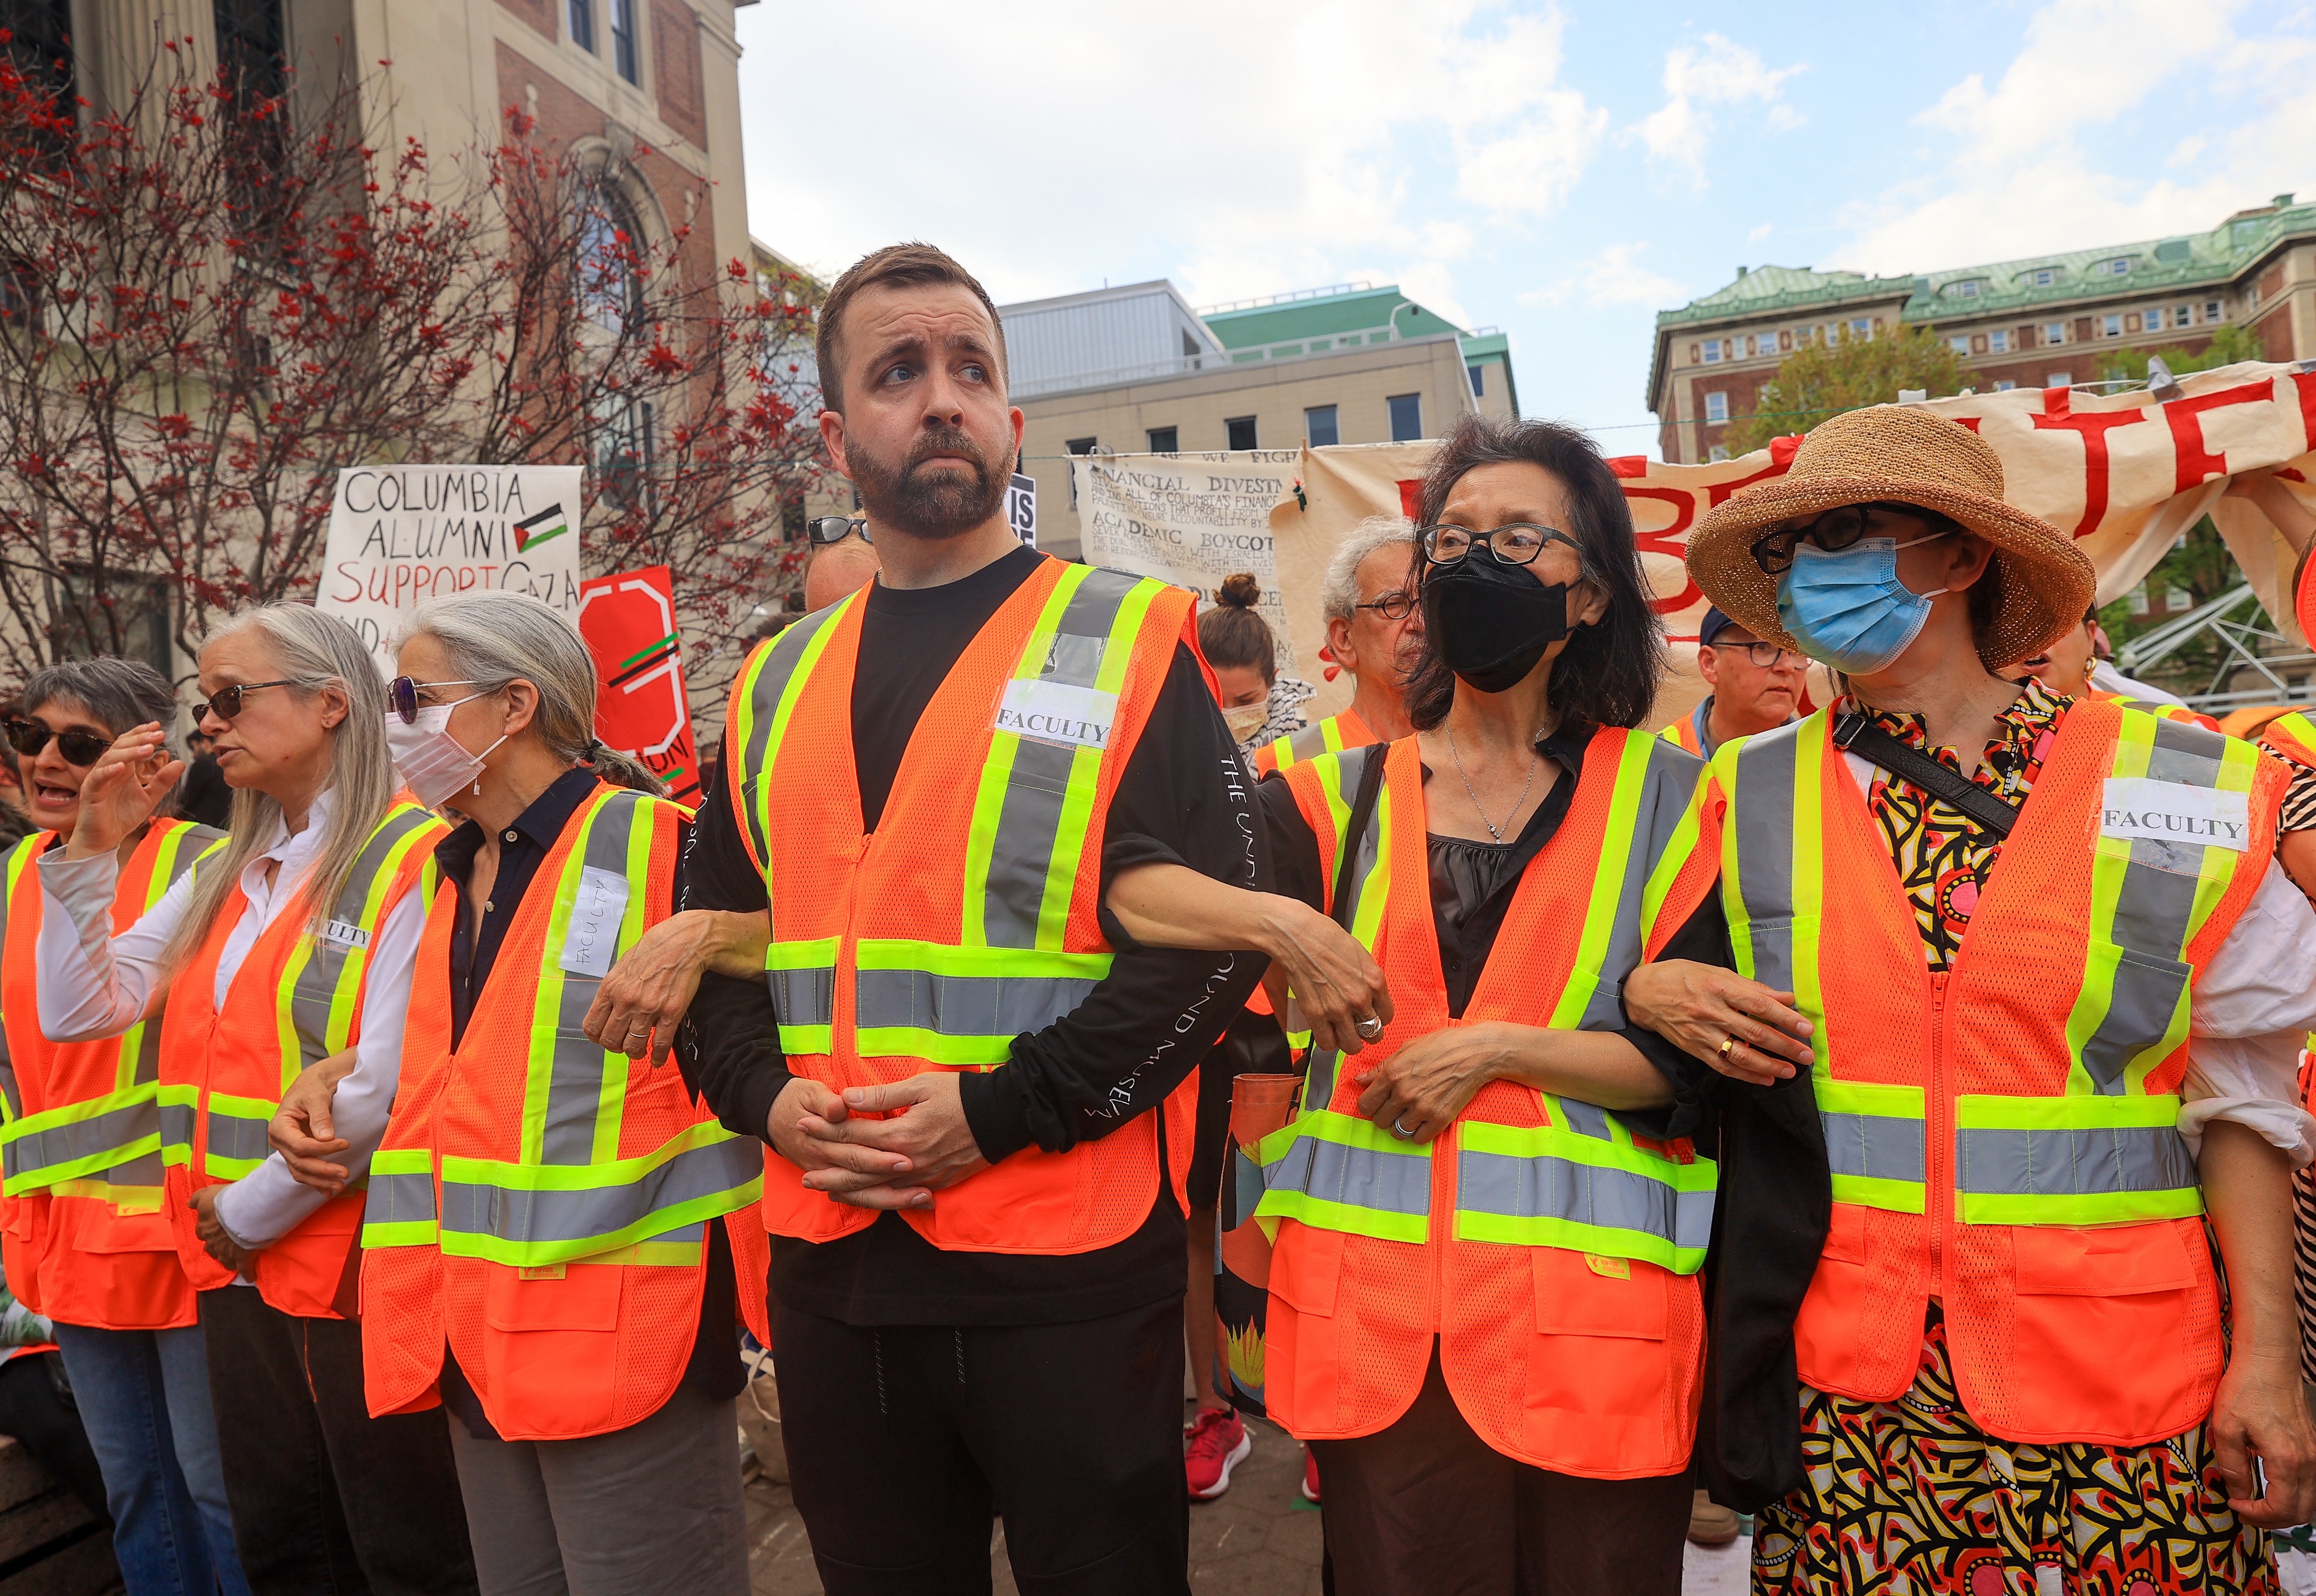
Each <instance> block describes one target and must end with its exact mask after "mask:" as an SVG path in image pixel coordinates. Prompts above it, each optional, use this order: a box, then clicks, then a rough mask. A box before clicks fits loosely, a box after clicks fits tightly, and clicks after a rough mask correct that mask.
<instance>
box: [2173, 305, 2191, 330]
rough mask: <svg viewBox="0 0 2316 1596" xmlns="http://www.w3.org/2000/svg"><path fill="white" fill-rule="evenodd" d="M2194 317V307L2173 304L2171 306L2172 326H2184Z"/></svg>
mask: <svg viewBox="0 0 2316 1596" xmlns="http://www.w3.org/2000/svg"><path fill="white" fill-rule="evenodd" d="M2195 319H2196V312H2195V307H2193V306H2191V305H2174V306H2173V307H2172V308H2171V325H2173V326H2175V327H2184V326H2186V325H2188V324H2189V323H2191V322H2193V321H2194V320H2195Z"/></svg>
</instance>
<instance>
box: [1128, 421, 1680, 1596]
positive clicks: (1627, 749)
mask: <svg viewBox="0 0 2316 1596" xmlns="http://www.w3.org/2000/svg"><path fill="white" fill-rule="evenodd" d="M1421 510H1422V514H1421V521H1422V522H1423V523H1424V524H1423V526H1422V529H1421V548H1422V550H1423V555H1424V564H1423V566H1422V576H1421V580H1422V590H1421V591H1422V602H1423V610H1424V620H1425V627H1426V634H1425V654H1424V655H1423V658H1422V661H1421V664H1419V665H1418V667H1417V669H1416V672H1415V674H1414V676H1413V678H1412V682H1411V683H1410V687H1409V691H1408V699H1407V708H1408V714H1409V718H1411V719H1412V721H1413V722H1414V724H1415V726H1416V727H1417V731H1416V735H1415V736H1413V737H1410V738H1403V739H1402V740H1400V741H1398V742H1395V743H1392V744H1389V745H1383V746H1378V747H1374V748H1367V749H1358V750H1351V751H1346V752H1343V753H1331V754H1325V755H1323V756H1321V757H1320V758H1317V759H1314V760H1311V761H1308V762H1301V763H1298V764H1296V766H1295V767H1293V768H1292V769H1290V770H1287V771H1283V772H1281V773H1280V774H1279V775H1278V776H1276V777H1273V778H1272V779H1270V780H1266V781H1264V782H1263V783H1262V785H1261V787H1260V789H1258V790H1259V792H1260V796H1261V798H1262V800H1263V805H1264V809H1265V814H1266V818H1267V820H1268V822H1269V830H1270V834H1271V838H1272V842H1273V846H1272V860H1273V864H1274V866H1275V868H1276V871H1277V881H1278V887H1279V888H1280V890H1279V892H1278V893H1277V894H1273V895H1263V894H1254V893H1241V892H1235V891H1234V890H1233V889H1230V888H1227V887H1221V886H1219V885H1217V884H1215V883H1211V882H1206V881H1205V880H1204V878H1198V880H1197V881H1196V882H1195V883H1189V882H1184V881H1183V880H1181V879H1180V878H1181V877H1185V876H1189V872H1188V871H1180V872H1175V871H1173V870H1172V868H1171V867H1165V866H1146V867H1141V868H1139V869H1133V870H1127V871H1122V872H1120V873H1119V875H1118V877H1117V878H1116V879H1115V881H1114V882H1113V885H1112V887H1111V891H1110V895H1109V907H1110V909H1111V911H1112V913H1113V914H1116V915H1117V916H1118V919H1119V920H1120V921H1121V922H1122V923H1124V925H1125V927H1126V929H1127V932H1128V933H1129V934H1131V935H1132V936H1133V937H1135V938H1136V940H1137V941H1142V942H1144V943H1145V944H1152V943H1154V944H1160V945H1177V946H1197V947H1228V948H1255V949H1258V950H1261V951H1263V952H1266V953H1269V954H1270V955H1271V956H1272V957H1273V958H1274V959H1275V960H1277V961H1278V964H1279V965H1280V966H1281V967H1282V968H1283V969H1284V970H1285V971H1286V972H1287V978H1288V979H1289V981H1290V982H1291V983H1292V984H1293V985H1294V986H1295V988H1296V996H1297V998H1298V1000H1299V1001H1301V1002H1302V1003H1303V1004H1304V1007H1305V1012H1306V1013H1307V1014H1309V1015H1310V1017H1311V1019H1312V1022H1313V1030H1314V1036H1315V1038H1316V1041H1317V1045H1316V1047H1315V1048H1314V1050H1313V1052H1312V1054H1311V1055H1310V1057H1309V1062H1308V1073H1307V1077H1306V1081H1305V1088H1304V1094H1303V1098H1302V1101H1301V1104H1300V1110H1299V1112H1298V1114H1297V1116H1296V1119H1293V1120H1292V1121H1291V1122H1290V1123H1289V1124H1288V1125H1287V1128H1285V1129H1284V1130H1281V1131H1280V1132H1278V1134H1277V1135H1275V1136H1273V1137H1269V1138H1267V1139H1265V1140H1263V1141H1262V1142H1260V1144H1258V1146H1257V1147H1256V1148H1255V1149H1254V1153H1255V1155H1256V1157H1257V1159H1258V1160H1259V1162H1260V1164H1261V1165H1262V1167H1263V1170H1264V1174H1265V1182H1266V1190H1265V1193H1264V1195H1263V1197H1262V1199H1261V1201H1260V1205H1259V1207H1258V1208H1257V1210H1256V1211H1257V1213H1258V1214H1259V1215H1261V1216H1265V1217H1269V1218H1271V1219H1274V1220H1276V1221H1277V1223H1278V1234H1277V1239H1276V1244H1275V1250H1274V1252H1273V1254H1272V1256H1271V1259H1270V1262H1269V1288H1270V1306H1269V1333H1268V1340H1267V1347H1266V1363H1265V1376H1264V1378H1265V1385H1264V1396H1265V1400H1266V1402H1267V1404H1268V1405H1269V1412H1270V1414H1271V1416H1272V1417H1273V1418H1276V1419H1278V1421H1279V1422H1282V1423H1284V1424H1285V1425H1286V1427H1287V1429H1288V1430H1289V1431H1292V1432H1293V1433H1294V1434H1296V1436H1298V1437H1300V1438H1302V1439H1304V1440H1307V1441H1309V1442H1310V1443H1311V1447H1312V1452H1313V1456H1314V1458H1316V1460H1317V1463H1318V1471H1319V1476H1320V1479H1321V1481H1322V1482H1323V1485H1324V1496H1323V1511H1324V1512H1325V1514H1326V1529H1327V1541H1328V1547H1329V1550H1330V1553H1331V1555H1332V1560H1333V1565H1334V1572H1335V1589H1336V1590H1337V1591H1338V1592H1341V1593H1342V1596H1363V1593H1367V1592H1395V1591H1408V1590H1456V1591H1468V1592H1491V1593H1495V1592H1501V1593H1502V1596H1511V1593H1512V1592H1523V1593H1525V1592H1545V1591H1554V1592H1557V1591H1580V1590H1581V1591H1591V1590H1616V1591H1619V1592H1665V1593H1668V1596H1670V1592H1676V1591H1678V1590H1679V1586H1680V1574H1681V1547H1682V1539H1683V1530H1684V1528H1685V1527H1686V1524H1687V1521H1688V1512H1689V1509H1690V1505H1691V1488H1690V1485H1689V1481H1688V1473H1687V1470H1688V1461H1689V1453H1690V1448H1691V1444H1692V1440H1693V1438H1694V1431H1695V1423H1696V1413H1697V1407H1698V1400H1699V1387H1700V1382H1701V1380H1702V1378H1703V1360H1704V1315H1703V1309H1702V1306H1701V1302H1700V1295H1699V1292H1698V1288H1697V1270H1698V1268H1699V1267H1700V1265H1701V1264H1702V1262H1703V1261H1704V1256H1705V1251H1706V1241H1707V1238H1708V1236H1709V1235H1710V1230H1711V1222H1712V1213H1713V1201H1714V1185H1715V1173H1714V1166H1713V1164H1712V1163H1711V1162H1710V1156H1709V1155H1710V1148H1709V1147H1707V1148H1704V1149H1700V1148H1699V1147H1697V1146H1696V1144H1695V1141H1694V1139H1693V1133H1695V1132H1696V1131H1697V1129H1699V1128H1700V1122H1701V1119H1702V1113H1703V1110H1702V1107H1701V1103H1700V1095H1701V1092H1702V1087H1703V1083H1702V1080H1701V1078H1700V1077H1701V1076H1702V1075H1703V1074H1704V1071H1703V1069H1702V1066H1700V1065H1697V1063H1696V1062H1695V1061H1693V1060H1691V1059H1689V1058H1688V1057H1686V1056H1684V1055H1683V1054H1682V1053H1681V1052H1680V1051H1679V1049H1678V1048H1674V1047H1673V1046H1671V1045H1670V1044H1669V1043H1667V1042H1665V1041H1663V1040H1662V1039H1660V1038H1658V1037H1657V1036H1655V1035H1653V1034H1652V1033H1650V1032H1647V1031H1644V1030H1639V1029H1637V1028H1636V1027H1635V1026H1633V1025H1632V1024H1631V1023H1630V1022H1629V1021H1627V1019H1626V1014H1625V1012H1624V1009H1623V1007H1622V1004H1621V1003H1620V1001H1619V988H1620V985H1621V983H1622V982H1623V980H1624V978H1625V977H1626V975H1627V974H1629V973H1630V972H1631V971H1632V970H1633V969H1634V968H1635V966H1637V965H1638V964H1639V963H1640V962H1641V961H1642V960H1643V959H1644V958H1691V959H1697V960H1701V961H1705V962H1709V963H1715V964H1721V963H1725V958H1726V956H1725V954H1724V942H1725V932H1724V923H1723V920H1722V916H1721V913H1720V907H1719V904H1718V900H1717V899H1716V898H1715V896H1712V894H1711V887H1712V885H1713V882H1714V879H1715V858H1714V851H1715V846H1716V843H1717V835H1716V827H1715V821H1714V817H1713V812H1712V810H1711V809H1710V808H1709V807H1708V806H1707V805H1706V781H1705V774H1706V773H1705V768H1704V766H1703V765H1702V763H1701V762H1698V761H1697V759H1696V758H1694V757H1693V756H1691V755H1689V754H1688V753H1684V752H1683V751H1681V750H1680V749H1679V748H1677V747H1675V746H1674V745H1671V744H1669V743H1667V742H1665V741H1664V740H1663V739H1661V738H1658V737H1652V736H1647V735H1646V734H1644V733H1643V732H1640V731H1638V730H1635V729H1633V728H1635V727H1637V726H1638V725H1639V724H1640V723H1641V721H1642V720H1643V718H1645V717H1646V715H1647V712H1648V709H1649V705H1650V701H1651V700H1652V697H1653V694H1654V690H1655V683H1656V677H1657V672H1658V660H1659V637H1658V628H1657V623H1656V620H1655V618H1654V616H1653V615H1652V612H1651V611H1650V610H1649V607H1648V593H1647V589H1646V587H1645V585H1644V584H1643V575H1642V571H1641V565H1640V558H1639V556H1638V554H1637V552H1636V551H1635V545H1634V537H1633V530H1632V522H1631V518H1630V516H1629V514H1628V513H1627V512H1626V508H1625V502H1624V497H1623V495H1622V494H1621V493H1620V492H1619V490H1618V488H1617V482H1616V479H1615V477H1613V476H1612V475H1611V474H1610V473H1609V471H1608V467H1607V466H1606V464H1605V463H1604V462H1603V461H1602V460H1601V459H1600V457H1599V452H1598V451H1597V450H1595V449H1594V448H1593V446H1592V444H1591V443H1590V441H1589V440H1587V439H1586V438H1584V437H1583V436H1582V435H1581V433H1577V432H1572V431H1570V430H1568V429H1566V428H1563V427H1556V426H1552V425H1549V424H1542V423H1537V422H1519V423H1504V422H1496V421H1492V420H1488V419H1484V418H1482V417H1478V416H1469V417H1466V418H1465V420H1464V421H1463V422H1462V423H1460V424H1458V426H1457V427H1456V431H1455V432H1453V433H1452V434H1451V435H1450V436H1449V437H1448V439H1447V441H1445V442H1444V443H1442V444H1441V446H1440V450H1439V456H1438V457H1437V459H1436V462H1435V463H1434V465H1433V467H1432V468H1431V471H1430V476H1429V477H1427V478H1426V480H1425V482H1424V486H1423V494H1422V501H1421ZM1339 926H1340V927H1341V928H1344V929H1345V930H1348V932H1349V933H1350V934H1349V935H1348V936H1346V935H1344V934H1343V931H1342V930H1338V929H1337V928H1338V927H1339ZM1354 942H1356V946H1354V945H1353V943H1354ZM1363 950H1364V952H1365V954H1366V955H1368V956H1371V958H1372V959H1373V961H1374V962H1373V964H1372V965H1368V964H1367V963H1365V962H1364V961H1363V959H1362V958H1361V954H1362V951H1363ZM1378 974H1379V976H1380V983H1378V982H1377V980H1376V976H1377V975H1378ZM1378 985H1381V986H1382V987H1383V988H1385V989H1386V990H1385V991H1382V992H1379V991H1378V990H1377V987H1378ZM1363 1003H1364V1004H1367V1005H1369V1006H1367V1007H1365V1008H1364V1009H1363V1008H1361V1007H1360V1006H1358V1005H1360V1004H1363Z"/></svg>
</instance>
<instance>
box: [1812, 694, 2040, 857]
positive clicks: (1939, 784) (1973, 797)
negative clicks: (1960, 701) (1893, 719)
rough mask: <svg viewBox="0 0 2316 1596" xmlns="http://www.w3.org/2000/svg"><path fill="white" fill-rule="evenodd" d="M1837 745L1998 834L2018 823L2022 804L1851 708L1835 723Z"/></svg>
mask: <svg viewBox="0 0 2316 1596" xmlns="http://www.w3.org/2000/svg"><path fill="white" fill-rule="evenodd" d="M1833 745H1834V746H1835V747H1837V748H1839V749H1841V750H1842V751H1843V752H1844V753H1855V754H1857V755H1858V756H1860V757H1861V758H1864V759H1867V760H1871V761H1872V762H1874V763H1875V764H1877V765H1880V766H1881V767H1882V768H1883V769H1884V770H1885V771H1890V772H1891V773H1892V774H1893V775H1897V776H1903V777H1904V778H1905V779H1906V780H1909V781H1911V782H1912V783H1913V784H1914V785H1915V786H1917V787H1919V788H1920V789H1922V790H1923V791H1924V792H1927V793H1929V795H1930V796H1931V797H1933V798H1942V799H1944V800H1945V801H1946V802H1947V803H1949V804H1951V805H1953V806H1954V807H1955V808H1957V809H1960V810H1961V811H1962V812H1963V813H1964V814H1965V815H1967V816H1970V817H1971V818H1972V819H1973V820H1975V821H1976V822H1978V824H1979V825H1982V826H1984V827H1986V829H1987V830H1989V831H1991V832H1992V833H1993V834H1995V835H1996V836H1998V837H2008V836H2009V834H2010V828H2011V827H2012V826H2014V825H2018V806H2017V805H2016V804H2013V803H2011V802H2010V801H2009V799H2007V798H1997V797H1996V796H1995V795H1994V794H1992V793H1991V792H1989V791H1988V790H1987V789H1985V788H1983V787H1981V786H1980V785H1978V783H1977V782H1975V781H1973V780H1969V779H1968V778H1966V777H1964V775H1962V774H1961V772H1959V771H1950V770H1948V769H1947V768H1946V766H1944V765H1942V764H1940V763H1939V762H1937V760H1935V759H1932V758H1931V757H1930V756H1929V754H1927V753H1923V752H1922V751H1921V750H1920V749H1919V748H1913V747H1910V746H1908V745H1906V744H1904V743H1902V742H1900V741H1899V740H1898V739H1897V738H1895V737H1893V736H1891V735H1890V734H1889V733H1888V732H1885V731H1884V730H1883V729H1882V728H1881V727H1877V726H1875V725H1874V724H1873V722H1872V721H1870V720H1868V719H1867V718H1866V716H1864V715H1863V714H1860V713H1859V712H1857V710H1854V709H1853V710H1851V711H1850V712H1849V713H1848V714H1847V715H1845V716H1843V717H1842V718H1840V719H1839V720H1837V721H1836V722H1834V726H1833Z"/></svg>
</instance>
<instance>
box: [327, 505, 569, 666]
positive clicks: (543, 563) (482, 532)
mask: <svg viewBox="0 0 2316 1596" xmlns="http://www.w3.org/2000/svg"><path fill="white" fill-rule="evenodd" d="M581 469H582V468H580V467H578V466H352V467H348V468H344V469H343V470H341V471H340V472H339V473H338V485H337V493H336V495H335V496H334V498H333V499H332V500H331V502H330V531H329V538H328V542H327V545H326V547H325V550H324V553H323V556H322V581H321V587H320V590H319V592H318V593H316V596H315V600H314V604H315V607H316V609H320V610H327V611H330V612H332V613H333V614H335V615H338V616H341V617H343V619H345V620H347V621H349V622H351V623H352V626H353V628H354V629H355V630H356V631H358V632H360V633H361V636H362V640H363V641H364V642H365V643H367V644H369V645H370V654H371V656H372V657H373V658H375V659H376V660H377V661H378V663H379V673H380V674H381V675H384V676H390V675H392V674H393V673H394V639H395V634H396V629H397V627H398V626H399V624H400V620H401V618H403V617H404V616H406V615H407V614H408V613H409V612H410V611H413V610H415V609H416V608H418V606H419V605H421V604H423V603H424V602H426V601H427V600H429V599H438V598H447V597H449V596H450V594H452V593H475V592H480V591H484V590H487V589H491V588H506V589H512V590H513V591H515V592H519V593H530V594H531V595H532V596H533V597H534V598H538V599H541V600H544V601H545V602H548V603H549V604H552V605H554V606H555V607H556V608H557V609H558V610H560V611H563V612H564V613H565V614H566V615H571V616H574V617H575V616H576V615H577V613H578V610H579V517H580V509H581V502H580V496H579V493H580V472H581Z"/></svg>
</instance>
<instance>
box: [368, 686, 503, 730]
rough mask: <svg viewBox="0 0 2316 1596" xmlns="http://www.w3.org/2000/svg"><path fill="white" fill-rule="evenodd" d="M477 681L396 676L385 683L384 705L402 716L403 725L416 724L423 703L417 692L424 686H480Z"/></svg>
mask: <svg viewBox="0 0 2316 1596" xmlns="http://www.w3.org/2000/svg"><path fill="white" fill-rule="evenodd" d="M481 685H482V683H481V682H414V681H412V680H411V679H410V678H409V677H407V676H396V678H395V679H394V680H393V681H391V682H387V684H386V707H387V709H391V710H393V711H394V712H395V713H396V715H399V716H401V717H402V724H403V725H405V726H416V725H417V724H418V711H419V710H420V709H423V708H425V706H424V705H423V704H421V703H420V702H419V701H418V692H419V690H420V689H421V688H426V687H480V686H481Z"/></svg>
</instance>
